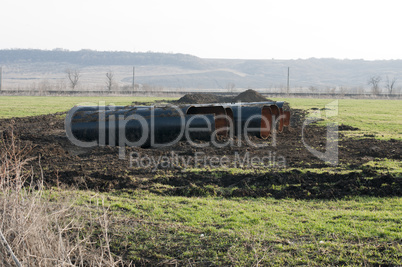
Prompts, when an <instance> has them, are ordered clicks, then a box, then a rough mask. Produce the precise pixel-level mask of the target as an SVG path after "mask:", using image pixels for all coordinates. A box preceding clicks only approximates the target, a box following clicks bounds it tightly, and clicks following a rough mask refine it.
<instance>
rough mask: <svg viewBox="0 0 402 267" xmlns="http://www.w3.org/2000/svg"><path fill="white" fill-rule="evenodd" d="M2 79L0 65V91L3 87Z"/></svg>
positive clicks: (0, 67)
mask: <svg viewBox="0 0 402 267" xmlns="http://www.w3.org/2000/svg"><path fill="white" fill-rule="evenodd" d="M2 81H3V67H2V66H0V91H1V89H3V87H2Z"/></svg>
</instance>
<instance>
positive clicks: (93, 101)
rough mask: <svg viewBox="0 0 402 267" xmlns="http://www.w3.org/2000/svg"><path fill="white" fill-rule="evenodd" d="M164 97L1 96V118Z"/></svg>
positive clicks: (151, 100) (154, 99) (128, 103)
mask: <svg viewBox="0 0 402 267" xmlns="http://www.w3.org/2000/svg"><path fill="white" fill-rule="evenodd" d="M169 99H172V98H162V97H104V96H102V97H66V96H60V97H58V96H1V97H0V118H12V117H26V116H37V115H44V114H50V113H56V112H64V111H68V110H69V109H71V108H72V107H74V106H75V105H130V104H131V103H132V102H134V101H135V102H145V103H151V102H154V101H157V100H169Z"/></svg>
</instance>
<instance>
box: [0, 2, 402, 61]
mask: <svg viewBox="0 0 402 267" xmlns="http://www.w3.org/2000/svg"><path fill="white" fill-rule="evenodd" d="M0 6H1V9H0V25H1V26H2V27H1V33H0V49H9V48H38V49H54V48H64V49H69V50H80V49H93V50H99V51H131V52H146V51H154V52H173V53H185V54H192V55H195V56H199V57H203V58H242V59H271V58H275V59H297V58H310V57H316V58H340V59H344V58H349V59H368V60H373V59H402V36H401V29H400V26H401V25H402V8H401V7H402V1H399V0H378V1H373V0H366V1H364V0H331V1H326V0H275V1H271V0H266V1H257V0H248V1H235V0H232V1H229V0H203V1H190V0H187V1H185V0H165V1H164V0H141V1H124V0H114V1H104V0H68V1H65V0H63V1H60V0H35V1H33V0H2V1H1V5H0Z"/></svg>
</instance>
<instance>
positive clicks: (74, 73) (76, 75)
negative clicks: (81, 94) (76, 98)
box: [66, 69, 81, 90]
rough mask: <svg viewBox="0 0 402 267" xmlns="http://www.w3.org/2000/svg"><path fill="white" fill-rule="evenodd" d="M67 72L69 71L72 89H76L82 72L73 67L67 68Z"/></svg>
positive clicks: (68, 76)
mask: <svg viewBox="0 0 402 267" xmlns="http://www.w3.org/2000/svg"><path fill="white" fill-rule="evenodd" d="M66 73H67V78H68V81H69V82H70V87H71V89H73V90H74V89H75V87H76V86H77V85H78V81H79V80H80V77H81V73H80V71H79V70H77V69H73V70H72V69H67V70H66Z"/></svg>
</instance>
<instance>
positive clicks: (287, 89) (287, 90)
mask: <svg viewBox="0 0 402 267" xmlns="http://www.w3.org/2000/svg"><path fill="white" fill-rule="evenodd" d="M289 69H290V68H289V67H288V85H287V87H286V92H287V93H288V94H289Z"/></svg>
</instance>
